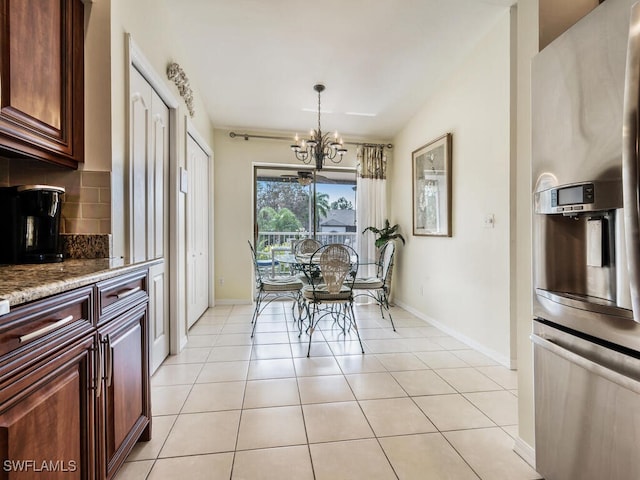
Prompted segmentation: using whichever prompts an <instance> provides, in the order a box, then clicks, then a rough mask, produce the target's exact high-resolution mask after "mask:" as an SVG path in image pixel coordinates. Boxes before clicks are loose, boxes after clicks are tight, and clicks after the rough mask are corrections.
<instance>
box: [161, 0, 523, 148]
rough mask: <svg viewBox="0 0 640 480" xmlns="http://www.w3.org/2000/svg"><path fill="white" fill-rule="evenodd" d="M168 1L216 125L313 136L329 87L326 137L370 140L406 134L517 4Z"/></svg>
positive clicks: (483, 0) (488, 0)
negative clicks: (336, 135)
mask: <svg viewBox="0 0 640 480" xmlns="http://www.w3.org/2000/svg"><path fill="white" fill-rule="evenodd" d="M162 1H164V2H165V3H166V5H167V7H168V8H169V9H170V10H171V18H172V21H174V22H175V24H176V26H177V28H178V30H179V31H180V32H181V38H180V41H182V42H183V43H184V47H185V48H184V49H183V51H184V52H185V55H187V56H189V58H188V59H185V60H187V62H185V63H188V65H190V67H189V68H190V71H188V72H187V75H188V76H189V78H191V79H192V83H194V85H195V86H196V87H197V91H198V94H199V95H201V96H202V100H203V102H204V104H205V106H206V109H207V112H206V113H207V114H208V115H209V117H210V118H211V120H212V122H213V124H214V126H216V127H220V128H229V129H239V130H252V131H256V130H278V131H289V132H296V131H297V132H299V133H300V134H305V133H306V132H307V131H308V130H309V129H310V128H314V127H315V126H316V123H317V94H316V92H315V91H314V90H313V85H315V84H316V83H323V84H325V86H326V90H325V92H324V93H323V94H322V127H323V131H333V130H336V129H337V130H339V131H340V133H341V134H342V135H344V136H345V137H349V138H364V139H367V138H371V139H390V138H391V137H392V136H393V135H394V134H395V133H397V132H398V131H399V129H400V128H402V126H403V125H404V124H405V123H406V122H407V121H408V120H409V119H410V118H411V117H412V116H413V114H414V113H415V112H416V111H417V109H418V108H419V107H420V106H421V105H423V104H424V102H425V101H426V100H427V99H428V98H429V96H430V95H432V94H433V91H434V89H435V88H436V87H438V86H439V85H440V84H441V82H443V81H444V80H446V78H447V77H448V76H449V75H450V74H451V73H452V72H453V71H454V69H455V68H456V66H457V65H458V63H459V62H460V61H461V60H462V59H463V58H464V57H465V56H467V55H469V53H470V52H471V50H472V48H473V46H474V45H475V44H476V43H477V42H478V40H479V39H481V38H482V37H483V35H485V34H486V33H487V32H488V31H489V30H490V29H491V27H492V26H493V25H495V23H496V22H497V21H498V19H500V18H502V17H503V16H504V15H507V14H508V10H509V6H510V5H511V4H512V3H514V0H323V1H308V0H162ZM176 60H177V61H180V59H176ZM479 94H481V92H479Z"/></svg>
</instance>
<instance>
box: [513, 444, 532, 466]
mask: <svg viewBox="0 0 640 480" xmlns="http://www.w3.org/2000/svg"><path fill="white" fill-rule="evenodd" d="M513 451H514V452H516V453H517V454H518V456H519V457H520V458H522V459H523V460H524V461H525V462H527V463H528V464H529V465H531V468H533V469H534V470H535V469H536V450H535V449H534V448H533V447H532V446H531V445H529V444H528V443H527V442H525V441H524V440H522V439H521V438H520V437H518V438H516V439H515V442H514V444H513Z"/></svg>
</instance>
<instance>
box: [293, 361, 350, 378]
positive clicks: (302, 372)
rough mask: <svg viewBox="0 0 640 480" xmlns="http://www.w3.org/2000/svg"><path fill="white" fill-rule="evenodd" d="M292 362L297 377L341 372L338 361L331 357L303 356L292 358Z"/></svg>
mask: <svg viewBox="0 0 640 480" xmlns="http://www.w3.org/2000/svg"><path fill="white" fill-rule="evenodd" d="M293 364H294V366H295V369H296V375H297V376H298V377H313V376H317V375H339V374H341V373H342V370H340V366H339V365H338V362H336V360H335V358H333V357H315V356H314V357H303V358H294V359H293Z"/></svg>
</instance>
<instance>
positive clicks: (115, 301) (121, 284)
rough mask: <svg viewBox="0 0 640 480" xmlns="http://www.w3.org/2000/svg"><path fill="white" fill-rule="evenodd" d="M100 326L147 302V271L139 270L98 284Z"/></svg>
mask: <svg viewBox="0 0 640 480" xmlns="http://www.w3.org/2000/svg"><path fill="white" fill-rule="evenodd" d="M97 286H98V312H97V318H98V324H102V323H104V322H107V321H109V320H111V319H113V318H114V317H115V316H116V315H118V314H119V313H121V312H124V311H126V310H128V309H130V308H132V307H133V306H135V305H137V304H138V303H140V302H144V301H146V300H147V270H139V271H135V272H132V273H128V274H125V275H120V276H118V277H115V278H112V279H109V280H105V281H104V282H100V283H98V285H97Z"/></svg>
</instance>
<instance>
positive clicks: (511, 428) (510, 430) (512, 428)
mask: <svg viewBox="0 0 640 480" xmlns="http://www.w3.org/2000/svg"><path fill="white" fill-rule="evenodd" d="M501 428H502V430H504V431H505V432H507V434H508V435H509V436H510V437H511V438H513V439H514V440H515V439H516V438H518V437H519V436H520V432H519V431H518V425H504V426H502V427H501Z"/></svg>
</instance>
